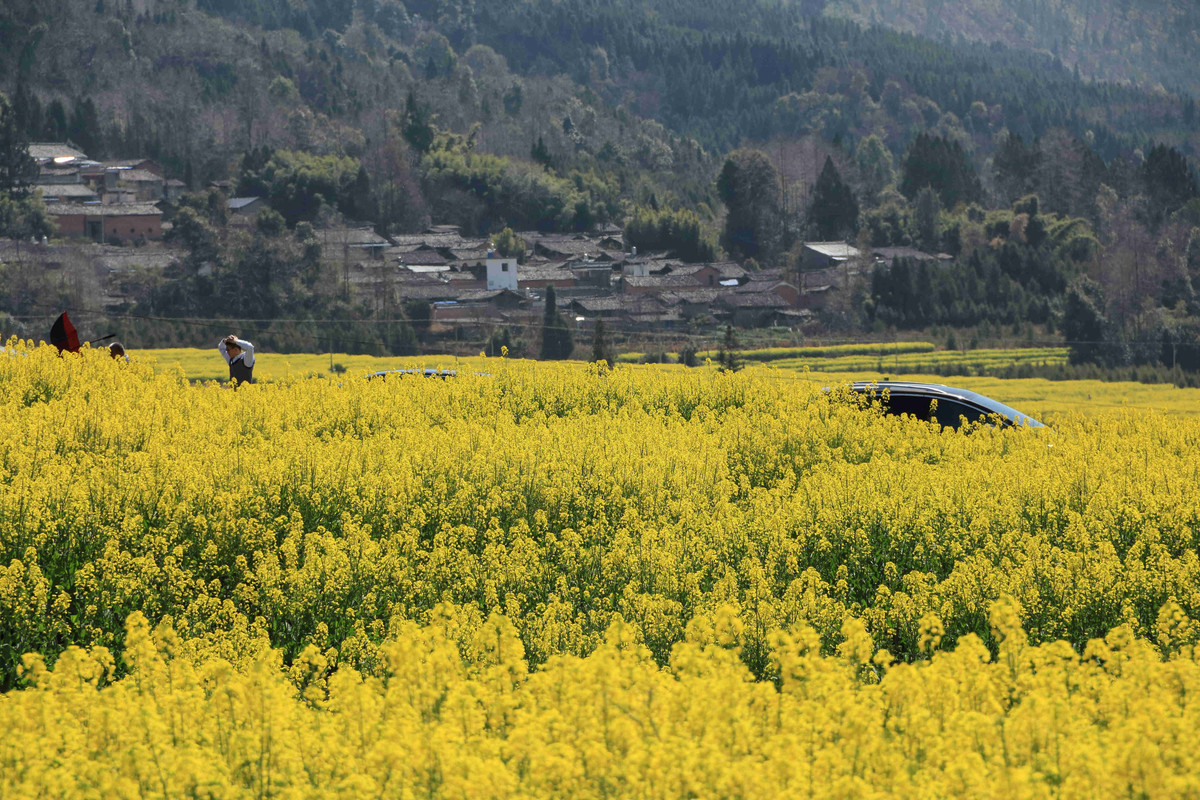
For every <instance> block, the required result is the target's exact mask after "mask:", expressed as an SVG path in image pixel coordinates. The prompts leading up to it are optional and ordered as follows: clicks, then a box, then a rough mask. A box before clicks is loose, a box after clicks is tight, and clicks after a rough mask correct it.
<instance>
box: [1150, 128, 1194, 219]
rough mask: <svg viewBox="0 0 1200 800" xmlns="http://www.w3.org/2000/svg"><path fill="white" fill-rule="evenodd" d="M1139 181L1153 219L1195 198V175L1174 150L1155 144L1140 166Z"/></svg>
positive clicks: (1185, 161)
mask: <svg viewBox="0 0 1200 800" xmlns="http://www.w3.org/2000/svg"><path fill="white" fill-rule="evenodd" d="M1142 181H1143V184H1144V190H1145V193H1146V197H1148V198H1149V199H1150V202H1151V204H1152V206H1153V209H1152V212H1153V214H1154V216H1155V219H1156V220H1159V219H1162V218H1163V217H1164V216H1166V215H1167V214H1169V213H1171V212H1172V211H1174V210H1176V209H1178V208H1179V207H1180V206H1182V205H1184V204H1185V203H1187V202H1188V201H1189V200H1191V199H1192V198H1194V197H1196V196H1197V194H1200V192H1197V189H1196V173H1195V172H1193V171H1192V168H1191V167H1190V166H1189V165H1188V163H1187V159H1186V158H1184V157H1183V156H1182V155H1181V154H1180V153H1179V151H1178V150H1176V149H1175V148H1174V147H1167V146H1166V145H1165V144H1159V145H1155V146H1154V147H1152V148H1150V152H1149V153H1147V154H1146V161H1145V163H1143V164H1142Z"/></svg>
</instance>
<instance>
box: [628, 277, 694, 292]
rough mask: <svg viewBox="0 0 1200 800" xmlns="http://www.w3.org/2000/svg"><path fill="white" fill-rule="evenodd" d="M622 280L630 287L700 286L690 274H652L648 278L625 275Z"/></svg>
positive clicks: (668, 287) (678, 287)
mask: <svg viewBox="0 0 1200 800" xmlns="http://www.w3.org/2000/svg"><path fill="white" fill-rule="evenodd" d="M622 280H624V281H625V286H626V287H628V288H630V289H694V288H700V282H699V281H697V280H696V278H695V277H694V276H692V275H652V276H650V277H648V278H635V277H633V276H630V275H626V276H625V277H624V278H623V279H622Z"/></svg>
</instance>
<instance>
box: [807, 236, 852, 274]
mask: <svg viewBox="0 0 1200 800" xmlns="http://www.w3.org/2000/svg"><path fill="white" fill-rule="evenodd" d="M860 255H861V253H859V251H858V248H857V247H854V246H853V245H850V244H847V243H846V242H805V243H804V244H803V245H802V246H801V249H800V268H801V269H802V270H804V271H805V272H811V271H813V270H818V269H826V268H828V267H835V266H838V265H840V264H842V263H844V262H846V261H849V260H850V259H854V258H858V257H859V256H860Z"/></svg>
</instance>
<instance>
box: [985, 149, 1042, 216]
mask: <svg viewBox="0 0 1200 800" xmlns="http://www.w3.org/2000/svg"><path fill="white" fill-rule="evenodd" d="M1038 161H1039V153H1038V149H1037V148H1036V147H1029V146H1027V145H1026V144H1025V140H1024V139H1022V138H1021V136H1020V135H1019V134H1016V133H1009V134H1008V136H1006V137H1004V141H1002V142H1001V143H1000V148H999V149H998V150H997V151H996V155H995V156H994V157H993V158H992V168H993V169H994V170H995V172H996V190H997V191H998V192H999V194H1000V202H1001V203H1003V204H1008V203H1011V202H1013V201H1014V200H1016V199H1017V198H1018V197H1020V196H1022V195H1024V194H1027V193H1029V192H1031V191H1033V183H1034V176H1035V175H1037V171H1038Z"/></svg>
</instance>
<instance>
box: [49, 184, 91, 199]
mask: <svg viewBox="0 0 1200 800" xmlns="http://www.w3.org/2000/svg"><path fill="white" fill-rule="evenodd" d="M36 188H37V190H38V191H40V192H41V193H42V197H44V198H46V199H47V200H49V199H50V198H52V197H58V198H63V199H65V198H76V199H78V200H95V199H96V198H97V197H99V195H97V194H96V193H95V192H93V191H92V190H91V189H89V188H88V187H87V186H85V185H83V184H82V183H46V184H42V185H40V186H37V187H36Z"/></svg>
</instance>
